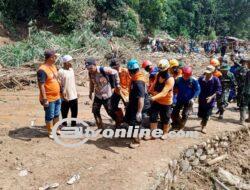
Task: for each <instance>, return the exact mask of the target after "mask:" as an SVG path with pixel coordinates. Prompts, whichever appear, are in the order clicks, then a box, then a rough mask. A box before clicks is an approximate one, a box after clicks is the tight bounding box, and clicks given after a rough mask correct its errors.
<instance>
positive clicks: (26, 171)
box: [18, 169, 28, 177]
mask: <svg viewBox="0 0 250 190" xmlns="http://www.w3.org/2000/svg"><path fill="white" fill-rule="evenodd" d="M18 175H19V176H20V177H25V176H27V175H28V170H26V169H25V170H21V171H20V172H19V173H18Z"/></svg>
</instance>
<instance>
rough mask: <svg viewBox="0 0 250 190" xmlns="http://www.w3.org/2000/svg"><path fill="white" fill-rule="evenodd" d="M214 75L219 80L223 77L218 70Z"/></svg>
mask: <svg viewBox="0 0 250 190" xmlns="http://www.w3.org/2000/svg"><path fill="white" fill-rule="evenodd" d="M213 75H214V77H217V78H219V77H221V76H222V73H221V72H220V71H218V70H216V71H214V73H213Z"/></svg>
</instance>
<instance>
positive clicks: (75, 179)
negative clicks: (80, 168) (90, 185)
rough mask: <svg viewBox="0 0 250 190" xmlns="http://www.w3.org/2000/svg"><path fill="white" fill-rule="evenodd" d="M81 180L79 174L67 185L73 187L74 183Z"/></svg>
mask: <svg viewBox="0 0 250 190" xmlns="http://www.w3.org/2000/svg"><path fill="white" fill-rule="evenodd" d="M79 180H80V175H79V174H75V175H73V176H72V177H71V178H70V179H69V180H68V181H67V184H68V185H72V184H74V183H76V182H77V181H79Z"/></svg>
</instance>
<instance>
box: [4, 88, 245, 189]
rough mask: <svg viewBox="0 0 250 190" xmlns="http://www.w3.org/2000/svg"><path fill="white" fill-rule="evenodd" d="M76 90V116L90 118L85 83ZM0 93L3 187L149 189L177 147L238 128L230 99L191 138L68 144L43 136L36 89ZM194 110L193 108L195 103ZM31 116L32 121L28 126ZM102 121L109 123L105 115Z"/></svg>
mask: <svg viewBox="0 0 250 190" xmlns="http://www.w3.org/2000/svg"><path fill="white" fill-rule="evenodd" d="M78 90H79V93H80V95H81V97H80V99H79V111H80V113H79V118H80V119H84V120H89V121H93V117H92V114H91V105H88V104H89V103H91V102H89V100H88V88H86V87H78ZM0 97H1V98H0V99H1V100H0V105H1V109H0V155H1V156H0V166H1V167H0V189H2V190H7V189H17V190H19V189H23V190H31V189H32V190H33V189H38V188H39V187H43V186H44V185H46V184H51V183H59V187H58V189H63V190H64V189H66V190H67V189H77V190H78V189H79V190H83V189H88V190H103V189H112V190H113V189H115V190H116V189H131V190H139V189H143V190H145V189H154V188H156V186H157V185H158V184H159V181H160V180H161V176H162V175H164V173H165V172H166V168H167V165H168V163H169V161H170V160H171V159H174V158H177V157H179V154H180V152H182V151H183V150H184V149H186V148H187V147H188V146H190V145H192V144H197V143H200V142H202V141H203V140H204V139H207V138H208V137H211V136H214V135H215V134H220V133H222V132H224V131H236V130H239V129H241V128H242V126H240V125H238V120H239V113H238V112H236V111H235V110H234V107H235V106H236V105H235V104H232V105H230V107H229V108H228V110H227V111H226V113H225V119H224V120H222V121H220V120H218V119H217V118H216V117H212V119H211V120H210V122H209V126H208V134H207V135H204V134H201V133H199V136H198V138H195V139H194V138H174V139H169V140H166V141H161V140H155V141H150V142H145V141H143V142H142V145H141V147H139V148H138V149H136V150H132V149H129V148H128V144H129V143H130V140H129V139H104V138H102V137H98V138H97V139H95V140H90V141H88V142H87V143H86V144H84V145H82V146H80V147H78V148H73V149H72V148H65V147H63V146H61V145H58V144H56V143H55V142H54V141H52V140H50V139H48V138H47V136H46V135H47V134H46V131H45V130H44V128H43V125H44V111H43V108H42V107H41V105H40V104H39V102H38V89H37V88H35V87H26V89H25V90H22V91H7V90H1V91H0ZM194 112H197V107H196V108H195V110H194ZM103 113H104V112H103ZM104 114H105V113H104ZM32 121H35V122H34V126H33V127H31V122H32ZM105 121H106V122H109V120H108V119H105ZM199 123H200V121H199V120H198V119H197V116H196V113H194V115H192V116H191V119H190V120H189V121H188V123H187V130H199V128H198V126H199ZM248 141H249V139H248ZM248 143H249V142H248ZM248 148H249V146H248ZM248 155H249V152H248ZM24 169H26V170H27V171H28V175H26V176H24V177H21V176H19V172H20V171H22V170H24ZM77 173H79V174H80V177H81V178H80V180H79V181H78V182H77V183H75V184H73V185H71V186H70V185H67V184H66V182H67V181H68V179H69V178H70V177H71V176H72V175H74V174H77ZM197 180H198V179H197ZM197 184H198V183H197Z"/></svg>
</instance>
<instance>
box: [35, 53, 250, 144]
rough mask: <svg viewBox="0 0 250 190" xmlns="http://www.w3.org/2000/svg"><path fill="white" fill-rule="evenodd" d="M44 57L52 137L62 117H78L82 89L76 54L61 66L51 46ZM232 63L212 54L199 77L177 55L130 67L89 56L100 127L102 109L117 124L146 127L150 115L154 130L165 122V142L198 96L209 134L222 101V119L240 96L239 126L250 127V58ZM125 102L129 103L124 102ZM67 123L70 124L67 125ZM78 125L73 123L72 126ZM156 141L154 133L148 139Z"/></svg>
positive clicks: (43, 97) (42, 75) (41, 76)
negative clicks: (76, 71)
mask: <svg viewBox="0 0 250 190" xmlns="http://www.w3.org/2000/svg"><path fill="white" fill-rule="evenodd" d="M44 55H45V62H44V64H42V65H41V66H40V68H39V69H38V72H37V78H38V84H39V89H40V102H41V104H42V105H43V107H44V110H45V122H46V127H47V129H48V134H49V137H50V138H53V135H52V133H51V131H52V128H53V126H54V125H55V123H57V122H58V121H59V116H60V115H62V118H67V117H68V112H69V110H71V118H77V116H78V93H77V89H76V82H75V74H74V70H73V67H72V64H73V58H72V57H71V56H70V55H65V56H62V59H61V60H62V62H63V68H61V69H59V70H57V68H56V65H55V62H56V60H57V58H58V55H57V53H56V52H55V51H53V50H46V51H45V54H44ZM229 61H230V60H228V58H227V56H226V55H225V56H223V57H220V58H218V59H217V58H212V59H211V60H210V63H208V65H207V67H206V68H205V69H204V71H203V74H202V75H201V76H199V78H198V79H196V78H195V77H194V76H193V71H192V67H190V66H186V65H185V63H183V62H182V61H178V60H176V59H171V60H168V59H161V60H159V62H158V63H156V64H153V63H152V62H150V61H149V60H145V61H143V62H142V63H141V64H140V63H139V62H138V61H137V60H136V59H131V60H129V61H128V62H127V65H126V67H122V65H121V64H120V63H119V62H118V60H116V59H112V60H111V62H110V65H109V66H108V67H104V66H101V65H99V63H98V61H97V60H96V59H94V58H88V59H86V60H85V67H86V69H87V70H88V73H89V98H90V99H91V100H93V105H92V113H93V115H94V118H95V121H96V126H97V127H98V128H99V129H103V128H104V125H103V121H102V117H101V107H102V106H104V108H105V110H106V112H107V114H108V115H109V116H110V117H111V118H112V119H113V120H114V121H115V127H116V128H119V127H125V126H136V125H140V124H141V123H142V121H143V119H144V118H145V117H147V116H148V117H149V122H150V129H151V130H154V129H157V128H158V127H159V126H162V129H163V135H162V136H161V139H162V140H165V139H167V134H168V133H169V130H170V129H171V127H172V128H174V129H176V130H182V129H183V128H184V127H185V126H186V122H187V120H188V118H189V116H190V114H191V113H192V110H193V105H194V102H196V100H198V101H197V102H198V117H199V118H201V123H200V126H201V132H202V133H206V126H207V125H208V122H209V119H210V116H211V115H212V111H213V109H214V107H215V106H216V105H217V108H218V112H217V114H219V116H218V119H223V116H224V112H225V111H226V108H227V107H228V105H229V103H230V102H231V101H234V100H237V105H238V108H239V111H240V120H239V124H241V125H244V126H245V125H246V122H248V123H249V122H250V59H248V58H243V57H239V56H238V55H235V54H232V55H231V61H232V62H233V65H230V64H229ZM145 72H146V73H148V77H147V75H145ZM120 101H122V102H123V104H124V106H122V107H121V106H120ZM247 112H248V118H246V115H247ZM158 122H160V123H161V125H158ZM63 125H64V126H67V123H63ZM76 125H77V123H76V122H75V121H72V123H71V126H76ZM153 139H155V138H154V137H153V136H150V137H147V138H144V140H153ZM140 141H141V139H140V138H134V139H133V142H132V143H131V144H130V147H131V148H136V147H138V146H139V145H140Z"/></svg>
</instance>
